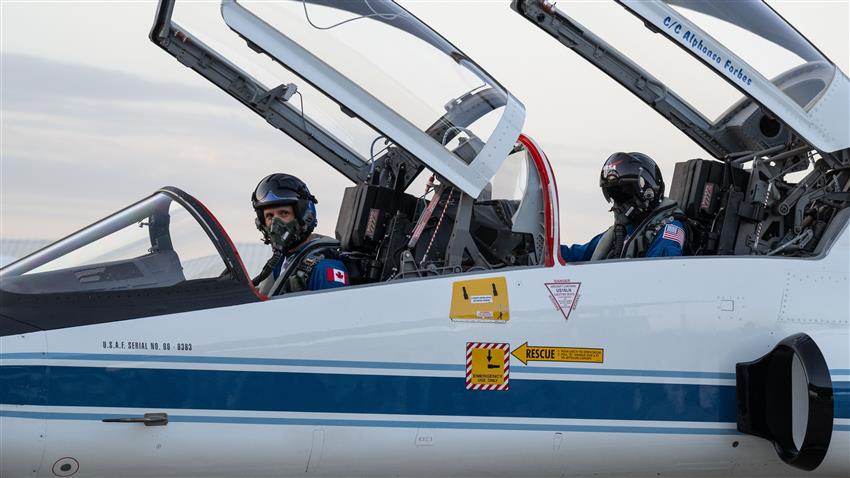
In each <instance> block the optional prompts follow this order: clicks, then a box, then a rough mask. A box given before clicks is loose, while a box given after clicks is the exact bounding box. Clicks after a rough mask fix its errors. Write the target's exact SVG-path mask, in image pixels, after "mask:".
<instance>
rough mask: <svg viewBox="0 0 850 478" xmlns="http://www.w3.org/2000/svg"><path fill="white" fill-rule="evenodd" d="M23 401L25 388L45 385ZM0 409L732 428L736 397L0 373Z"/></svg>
mask: <svg viewBox="0 0 850 478" xmlns="http://www.w3.org/2000/svg"><path fill="white" fill-rule="evenodd" d="M46 373H49V376H50V380H49V389H48V393H47V394H46V396H45V394H43V393H42V394H38V393H32V392H31V388H32V387H31V385H30V384H31V383H37V382H31V380H37V381H41V383H44V382H46V378H44V374H46ZM0 403H5V404H22V405H47V406H80V407H129V408H152V409H156V408H167V409H207V410H255V411H275V412H324V413H359V414H404V415H447V416H483V417H527V418H575V419H599V420H659V421H691V422H734V421H735V387H734V386H728V385H701V384H662V383H631V382H602V381H558V380H516V379H514V380H511V381H510V390H509V391H486V392H485V391H470V390H466V388H465V380H464V378H462V377H458V378H453V377H419V376H394V375H353V374H352V375H349V374H326V373H293V372H257V371H224V370H175V369H148V368H102V367H56V366H50V367H49V372H48V367H44V366H3V367H0Z"/></svg>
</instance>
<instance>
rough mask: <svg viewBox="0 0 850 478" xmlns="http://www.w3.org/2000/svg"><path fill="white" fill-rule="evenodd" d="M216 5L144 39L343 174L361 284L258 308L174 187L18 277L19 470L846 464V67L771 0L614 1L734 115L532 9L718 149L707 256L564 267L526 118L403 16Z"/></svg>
mask: <svg viewBox="0 0 850 478" xmlns="http://www.w3.org/2000/svg"><path fill="white" fill-rule="evenodd" d="M199 5H200V6H203V5H204V4H199V3H194V2H189V3H188V5H182V4H179V3H178V4H177V5H175V2H174V1H173V0H161V1H160V4H159V7H158V9H157V12H156V16H155V21H154V25H153V28H152V30H151V33H150V39H151V40H152V41H153V42H154V43H155V44H156V45H158V46H159V47H161V48H162V49H163V50H165V51H166V52H167V53H168V54H170V55H172V56H173V57H174V58H176V59H177V60H178V61H179V62H180V63H182V64H183V65H184V66H186V67H189V68H191V69H192V70H193V71H195V72H197V73H198V74H199V75H201V76H203V77H204V78H206V79H207V80H209V81H210V82H212V83H213V84H214V85H216V86H218V87H219V88H221V89H222V90H223V91H224V92H226V93H227V94H229V95H231V96H232V97H233V98H235V99H236V100H237V101H239V102H240V103H242V104H243V105H244V106H245V107H247V108H249V109H251V110H252V111H254V112H256V113H257V114H259V115H260V116H262V117H263V118H264V119H265V120H266V121H267V122H268V123H269V124H270V125H271V126H273V127H274V128H277V129H279V130H281V131H282V132H284V133H286V134H287V135H289V136H290V137H291V138H293V139H294V140H295V141H297V142H298V143H300V144H301V145H303V146H304V147H305V148H306V149H307V150H309V151H311V152H313V153H314V154H315V155H316V156H318V157H320V158H321V159H322V160H324V161H325V162H326V163H327V164H328V165H329V166H330V167H331V168H333V169H335V170H336V171H337V172H339V173H340V174H342V175H344V176H345V177H347V178H348V179H350V180H351V182H352V184H353V185H352V186H351V187H349V188H347V189H346V190H345V191H344V201H343V206H342V208H341V210H340V213H339V221H338V223H337V225H336V238H337V240H338V242H339V245H338V248H339V251H340V257H341V258H342V259H341V260H343V261H344V263H345V265H346V267H347V269H348V271H349V274H350V281H351V284H352V285H351V286H349V287H344V288H339V289H332V290H327V291H316V292H301V293H283V294H282V293H280V292H281V291H282V286H283V279H284V278H285V277H286V272H284V273H282V274H281V275H280V277H279V279H278V280H277V282H275V283H274V284H273V285H272V287H271V289H270V291H269V293H268V294H261V293H260V292H259V291H258V290H257V289H255V288H254V287H253V286H252V281H251V277H250V276H249V275H248V273H247V272H246V270H245V268H244V266H243V264H242V262H241V260H240V257H239V255H238V253H237V251H236V249H235V248H234V246H233V244H232V243H231V241H230V240H229V238H228V235H227V233H226V232H225V231H224V229H223V228H222V226H221V225H220V224H219V223H218V222H217V221H216V219H215V217H214V216H213V214H212V212H210V211H209V210H207V208H206V207H204V205H203V204H202V203H201V202H200V201H199V200H197V199H195V198H193V197H192V196H190V195H189V194H187V193H186V192H184V191H181V190H180V189H177V188H174V187H165V188H163V189H161V190H159V191H156V192H155V193H153V194H152V195H151V196H149V197H147V198H145V199H143V200H141V201H139V202H137V203H135V204H133V205H131V206H129V207H127V208H126V209H123V210H121V211H119V212H117V213H115V214H114V215H112V216H109V217H107V218H105V219H103V220H101V221H99V222H96V223H95V224H93V225H91V226H89V227H87V228H85V229H83V230H81V231H79V232H77V233H75V234H73V235H71V236H69V237H67V238H65V239H62V240H60V241H58V242H56V243H55V244H53V245H51V246H48V247H46V248H44V249H42V250H40V251H38V252H36V253H34V254H32V255H30V256H28V257H25V258H23V259H21V260H20V261H18V262H16V263H13V264H11V265H9V266H8V267H6V268H4V269H2V276H1V277H2V282H0V304H2V311H0V315H2V317H0V331H1V332H2V338H1V339H0V346H2V351H1V352H0V361H2V362H0V407H1V408H0V427H2V437H0V452H1V453H2V462H0V475H2V476H3V477H4V478H12V477H18V476H41V477H50V476H60V477H65V476H81V477H82V476H104V477H107V476H108V477H112V476H181V475H182V476H189V475H190V476H204V477H214V476H302V475H313V476H408V475H411V476H413V475H415V476H581V475H597V474H599V475H620V474H629V475H630V476H642V475H644V476H691V475H698V476H732V475H736V476H738V475H743V476H779V475H782V476H785V475H795V476H804V475H813V476H845V477H846V476H847V475H848V473H850V357H848V316H850V313H848V299H847V298H848V263H849V261H850V253H849V252H848V251H850V231H848V217H850V208H848V202H850V201H848V200H850V198H848V195H850V192H848V190H850V169H848V168H849V167H850V149H848V148H850V127H849V126H848V125H850V122H848V104H850V81H848V78H847V76H845V75H844V73H842V72H841V71H840V70H839V69H838V68H836V66H835V65H834V64H833V63H832V62H831V61H830V60H829V59H827V58H826V57H824V55H823V54H821V53H820V51H819V50H818V49H817V48H816V47H815V46H813V45H812V44H811V43H810V42H808V41H807V40H806V38H804V37H803V36H802V35H801V34H800V33H799V32H797V31H796V30H795V29H794V28H793V27H791V26H790V25H789V24H788V23H786V22H785V21H784V20H783V19H782V18H781V17H780V16H779V15H778V14H777V13H776V12H774V11H773V10H772V9H771V8H770V7H769V6H767V5H765V4H763V3H760V2H726V1H719V2H710V1H705V2H683V1H676V0H663V1H661V0H640V1H633V0H621V1H620V2H619V6H621V7H622V8H624V9H625V10H626V11H627V12H629V13H630V14H631V15H632V16H633V21H634V22H638V24H642V25H645V26H646V28H645V29H642V30H641V31H644V30H645V33H646V34H647V35H655V38H657V39H659V41H669V42H672V43H673V44H674V45H677V46H678V47H680V48H681V49H683V50H684V51H686V52H687V53H689V54H690V56H688V57H687V59H688V60H689V61H691V62H694V64H695V65H698V66H700V67H703V66H704V68H703V73H704V75H705V76H706V77H710V76H713V77H716V78H720V79H722V80H723V81H725V82H727V83H728V84H731V85H732V86H734V87H735V88H737V90H738V91H739V92H740V93H741V95H742V96H741V99H740V101H738V102H737V103H735V104H730V105H728V109H727V110H726V112H725V113H724V114H723V115H721V116H720V117H719V118H717V119H715V120H713V121H712V120H709V119H708V116H707V115H706V114H705V113H703V112H701V111H700V110H697V109H696V107H694V106H693V105H691V104H689V103H688V102H686V101H685V100H683V99H682V98H681V97H680V96H678V95H677V94H676V93H675V92H674V91H673V90H672V89H671V88H670V87H668V86H666V85H665V84H664V83H662V82H661V80H659V79H657V78H656V77H654V76H653V75H652V74H651V73H650V72H649V71H647V70H645V69H644V67H643V66H642V65H640V64H638V63H637V62H635V61H632V60H631V59H630V58H627V57H626V56H625V55H624V54H622V53H620V52H618V51H617V50H616V49H615V48H613V47H612V46H611V45H609V44H607V43H606V42H605V41H603V40H602V39H601V38H600V37H598V36H597V35H595V34H593V33H591V32H590V30H588V29H587V28H585V27H584V26H582V25H581V24H580V23H579V22H578V21H576V20H575V19H573V18H571V17H570V16H569V15H568V13H567V12H565V11H561V10H559V9H556V8H554V7H553V6H552V5H550V4H548V3H541V2H539V1H537V0H525V1H515V2H514V3H513V4H512V5H511V7H512V8H513V9H514V10H515V11H516V12H517V13H518V14H519V15H521V16H522V17H524V18H526V19H527V20H529V21H531V22H532V23H533V24H534V25H536V26H537V27H539V28H541V29H543V30H544V31H546V32H547V33H549V34H550V35H552V36H553V37H554V39H555V41H558V42H560V43H563V44H564V45H565V46H566V47H568V48H570V49H572V50H574V51H575V52H576V53H578V54H579V55H581V56H582V57H583V58H585V59H586V60H588V61H590V62H592V63H593V64H594V65H595V66H597V67H598V68H599V69H601V70H602V71H604V72H605V73H607V74H608V75H610V76H611V77H612V78H614V79H615V80H617V81H618V82H619V83H621V84H622V85H623V86H624V87H625V88H627V89H628V90H629V91H631V92H633V93H634V94H635V95H637V96H638V97H639V98H641V99H642V100H644V101H645V102H646V103H647V104H648V105H649V106H651V107H652V108H653V109H655V110H656V111H657V112H658V113H660V114H662V115H663V116H664V117H665V118H667V119H669V120H670V121H671V122H672V123H673V124H674V125H675V126H676V127H678V128H679V129H681V130H682V131H683V132H684V133H685V134H686V135H687V136H689V137H690V138H692V139H693V140H694V141H695V142H696V143H698V144H699V145H700V146H701V147H702V148H703V149H704V150H705V151H706V152H707V156H706V157H705V158H700V159H690V160H688V161H683V162H682V163H681V164H679V165H678V166H677V168H676V173H675V176H674V177H673V178H672V181H671V182H670V197H671V198H672V199H675V200H676V201H678V203H679V206H680V207H681V208H682V210H683V211H684V212H685V213H686V214H687V216H688V218H687V222H688V224H689V228H690V230H691V231H692V233H691V234H690V235H691V237H692V239H691V241H692V242H693V243H692V244H691V246H690V251H689V254H688V255H686V256H684V257H665V258H639V257H638V258H622V259H616V258H615V259H609V260H604V261H588V262H583V263H566V262H565V261H564V259H563V258H562V257H561V255H560V253H559V227H558V217H559V214H558V191H557V187H556V183H555V178H554V177H553V175H552V169H551V167H550V165H549V161H548V159H547V157H546V155H545V154H544V153H543V151H542V150H541V148H540V146H539V145H538V143H536V142H535V141H534V140H532V139H531V138H530V137H529V136H526V135H525V134H522V132H521V131H522V126H523V122H524V117H525V112H524V107H523V105H522V103H521V102H520V101H519V100H518V99H517V98H516V97H515V96H514V95H513V94H512V93H510V92H508V91H507V90H506V89H505V88H504V87H503V86H502V85H500V84H499V82H497V81H496V80H495V79H494V78H492V77H491V76H490V75H489V74H488V73H487V72H486V71H484V70H483V69H482V68H481V67H480V66H479V65H477V64H476V63H475V62H474V61H473V60H472V59H470V58H469V57H468V56H466V55H465V54H464V53H463V52H461V51H459V50H458V49H457V48H455V47H454V46H453V45H452V44H451V43H449V42H448V41H447V40H446V39H444V38H443V37H442V36H440V35H439V34H437V33H435V32H434V31H433V30H432V29H431V28H429V27H428V26H427V25H425V24H424V23H422V22H421V21H420V20H418V19H417V18H416V17H414V16H413V15H411V14H410V13H409V12H407V11H406V10H404V9H403V8H401V7H399V6H398V5H396V4H395V3H393V2H388V1H379V0H368V1H367V0H362V1H356V0H350V1H346V2H331V1H325V0H309V1H306V0H305V1H282V2H270V3H262V2H260V3H245V4H242V3H239V2H237V1H235V0H225V1H223V2H222V3H221V7H220V16H218V17H217V18H215V20H216V21H217V24H218V27H219V28H220V29H221V30H222V31H223V32H224V34H223V35H218V34H216V33H214V32H213V30H209V31H208V30H204V29H201V30H198V29H192V28H190V25H191V24H193V21H195V20H197V19H198V18H199V17H200V15H199V14H197V15H196V13H197V12H196V11H195V9H197V8H200V7H199ZM568 7H569V5H567V6H565V7H564V9H565V10H568ZM505 8H507V6H506V7H505ZM216 10H218V9H216ZM517 25H527V24H525V23H524V22H522V21H521V19H520V18H519V17H517ZM717 25H726V26H729V27H733V28H734V29H736V31H740V32H742V33H745V34H746V35H748V36H750V37H752V38H757V39H761V40H764V41H765V42H766V44H767V45H769V47H770V48H771V49H774V50H776V52H779V53H783V54H788V55H792V57H793V58H795V59H796V60H797V63H796V66H794V67H793V68H791V69H788V70H787V71H784V72H782V73H780V74H778V75H773V76H771V77H769V76H766V74H767V73H766V72H765V70H761V69H759V68H758V67H756V66H754V65H753V64H751V63H750V62H748V61H746V60H745V58H744V57H742V56H738V54H737V53H736V48H737V47H738V46H740V45H739V44H738V43H737V42H738V40H737V39H738V38H740V37H736V36H730V37H724V36H722V35H716V34H715V33H713V32H715V31H716V30H715V27H716V26H717ZM210 32H213V33H210ZM552 45H553V48H554V47H555V46H557V44H556V43H553V44H552ZM399 52H404V54H403V55H402V54H400V53H399ZM225 53H227V56H225ZM695 81H696V80H695ZM648 114H651V113H648ZM682 159H683V160H685V159H687V158H682ZM286 167H287V169H289V170H293V168H294V167H295V165H294V164H293V163H290V164H287V165H286ZM296 172H297V169H296ZM263 173H265V172H258V175H260V174H263ZM794 173H797V176H796V177H797V178H798V179H793V180H792V178H793V177H794ZM432 175H433V177H434V179H433V181H425V180H423V179H422V178H426V177H429V176H432ZM417 178H418V180H417ZM426 182H427V184H428V190H429V192H428V193H426V194H425V195H424V196H423V195H421V192H422V186H423V185H424V184H425V183H426Z"/></svg>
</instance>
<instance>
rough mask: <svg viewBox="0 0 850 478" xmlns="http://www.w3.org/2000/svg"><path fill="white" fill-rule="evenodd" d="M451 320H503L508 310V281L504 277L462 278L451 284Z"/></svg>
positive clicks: (506, 317)
mask: <svg viewBox="0 0 850 478" xmlns="http://www.w3.org/2000/svg"><path fill="white" fill-rule="evenodd" d="M449 318H450V319H452V320H484V321H498V322H505V321H507V320H508V319H510V311H509V310H508V283H507V281H506V280H505V278H504V277H492V278H489V279H473V280H462V281H457V282H455V283H453V284H452V305H451V310H449Z"/></svg>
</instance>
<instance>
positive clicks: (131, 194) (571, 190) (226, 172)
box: [0, 0, 850, 242]
mask: <svg viewBox="0 0 850 478" xmlns="http://www.w3.org/2000/svg"><path fill="white" fill-rule="evenodd" d="M401 3H402V4H403V5H404V6H405V7H407V8H409V9H410V10H411V11H412V12H413V13H414V14H416V15H417V16H419V17H420V18H421V19H423V20H424V21H425V22H427V23H428V24H429V25H431V26H432V27H433V28H435V29H436V30H437V31H439V32H441V33H442V34H443V35H444V36H446V37H447V38H448V39H449V40H450V41H452V42H453V43H454V44H455V45H457V46H458V47H459V48H460V49H462V50H464V51H465V53H467V54H468V55H469V56H471V57H472V58H474V59H475V60H476V61H477V62H478V63H479V64H480V65H482V66H483V67H484V68H485V69H486V70H488V71H489V72H490V73H491V74H492V75H493V76H494V77H496V78H497V79H498V80H499V81H500V82H501V83H502V84H503V85H505V86H506V87H507V88H508V89H510V90H511V91H512V92H513V93H514V94H515V95H516V96H517V97H518V98H519V99H520V100H522V101H523V103H524V104H525V105H526V109H527V119H526V124H525V128H524V131H525V132H526V133H527V134H529V135H531V136H532V137H534V138H535V139H536V140H537V141H538V142H539V143H540V144H541V146H542V147H543V148H544V150H545V151H546V152H547V154H548V156H549V158H550V160H551V161H552V163H553V167H554V169H555V173H556V176H557V181H558V185H559V192H560V199H561V204H560V205H561V237H562V242H584V241H585V240H587V239H588V238H589V237H591V236H592V235H593V234H595V233H597V232H599V231H600V230H602V229H604V228H605V227H607V226H608V225H609V224H610V223H611V216H610V213H608V212H607V209H608V207H607V205H606V204H605V202H604V200H603V198H602V195H601V193H600V192H599V189H598V183H597V175H598V171H599V167H600V166H601V164H602V162H603V160H604V159H605V158H606V157H607V156H608V155H609V154H611V153H612V152H615V151H619V150H625V151H643V152H645V153H648V154H649V155H651V156H653V157H654V158H655V159H656V160H657V161H658V162H659V163H660V164H661V165H662V168H663V171H664V173H665V177H666V178H668V181H669V178H670V177H671V176H672V171H673V163H675V162H676V161H682V160H686V159H690V158H694V157H708V156H707V154H706V153H705V152H704V151H702V150H701V149H700V148H699V147H697V146H696V145H694V144H693V143H692V142H691V141H690V140H689V139H688V138H687V137H686V136H685V135H684V134H682V133H681V132H679V131H678V130H677V129H675V128H674V127H673V126H671V125H669V124H668V123H667V122H666V121H665V120H664V119H663V118H662V117H661V116H660V115H658V114H656V113H655V112H654V111H652V110H651V109H650V108H649V107H647V106H646V105H644V104H643V103H642V102H640V101H639V100H637V99H636V98H634V97H633V96H632V95H631V94H630V93H628V92H626V91H625V90H623V89H622V88H621V87H620V86H619V85H617V84H616V83H614V82H613V80H610V79H609V78H608V77H607V76H605V75H604V74H602V73H601V72H599V71H598V70H596V69H595V68H594V67H593V66H591V65H589V64H588V63H586V62H585V61H584V60H582V59H581V58H580V57H579V56H578V55H576V54H574V53H573V52H571V51H568V50H567V49H566V48H564V47H562V46H561V45H560V44H559V43H557V42H555V41H554V40H553V39H551V38H550V37H548V36H546V35H545V34H543V33H542V32H541V31H539V30H538V29H537V28H535V27H534V26H533V25H531V24H530V23H528V22H526V21H525V20H523V19H522V18H520V17H519V16H518V15H517V14H516V13H514V12H513V11H511V10H510V8H509V7H508V2H503V1H462V2H458V1H451V2H448V1H446V2H438V1H411V2H401ZM568 4H572V6H574V7H575V8H577V11H579V12H581V11H582V9H583V10H584V11H585V12H586V13H587V15H588V21H594V19H595V21H597V22H598V23H599V28H601V29H605V30H607V31H609V32H610V34H611V35H613V36H615V37H616V36H617V35H621V37H620V41H621V42H622V43H624V45H623V47H622V48H623V49H624V50H628V49H629V48H636V47H634V46H633V45H630V42H629V41H628V39H629V37H628V36H625V35H627V33H624V32H629V31H632V30H634V29H638V30H640V31H641V32H645V31H646V30H645V29H643V26H642V25H640V23H639V22H637V21H636V20H635V19H634V18H633V17H631V16H629V15H625V16H622V17H621V16H617V17H614V16H611V15H610V14H609V13H608V10H606V9H607V8H610V7H609V6H607V5H605V6H604V7H603V6H602V5H601V4H600V3H598V2H569V1H563V2H562V5H561V6H565V5H568ZM771 4H772V5H773V6H774V8H776V9H777V10H778V11H779V12H780V13H781V14H783V15H784V16H785V17H786V18H787V19H788V20H789V21H790V22H791V23H792V24H794V25H795V26H796V27H797V28H798V29H799V30H800V31H801V32H802V33H803V34H804V35H806V36H807V37H808V38H809V39H810V40H812V41H813V42H814V43H815V45H817V46H818V47H819V48H820V49H821V50H822V51H823V52H824V53H825V54H826V55H827V56H829V57H830V58H831V59H832V60H833V61H835V62H836V63H837V64H838V66H839V67H840V68H841V69H842V70H844V71H845V72H846V71H847V70H848V63H850V58H848V56H850V54H848V48H850V47H848V43H850V38H848V31H849V30H848V17H850V7H848V1H846V0H838V1H817V0H795V1H776V2H771ZM155 8H156V4H155V2H148V1H110V2H72V1H53V2H14V1H7V0H0V19H2V25H0V31H1V32H2V33H0V55H2V58H0V59H1V60H2V63H0V80H1V81H0V90H2V91H0V101H2V104H0V115H2V117H0V237H3V238H58V237H62V236H64V235H67V234H69V233H71V232H73V231H75V230H77V229H79V228H81V227H83V226H85V225H87V224H89V223H91V222H93V221H95V220H97V219H99V218H101V217H102V216H105V215H107V214H109V213H111V212H113V211H115V210H117V209H120V208H122V207H124V206H125V205H127V204H129V203H131V202H133V201H135V200H138V199H140V198H142V197H144V196H147V195H148V194H150V193H151V192H153V191H154V190H155V189H156V188H158V187H160V186H165V185H173V186H177V187H180V188H182V189H184V190H186V191H187V192H189V193H191V194H193V195H194V196H195V197H197V198H198V199H200V200H201V201H202V202H204V203H205V204H206V205H207V206H208V208H209V209H210V210H211V211H213V213H215V214H216V215H217V216H218V218H219V220H220V221H221V222H222V223H223V224H224V226H225V228H226V229H227V230H228V232H229V233H230V235H231V237H233V238H234V240H237V241H253V240H258V238H259V235H258V233H257V231H256V230H255V229H254V226H253V213H252V210H251V207H250V202H249V196H250V193H251V191H252V190H253V188H254V186H255V185H256V183H257V181H258V180H259V179H260V178H262V177H263V176H265V175H267V174H269V173H271V172H277V171H280V172H290V173H293V174H296V175H298V176H300V177H301V178H302V179H304V180H305V181H306V182H307V183H308V184H309V186H310V188H311V190H312V191H313V192H314V194H315V195H316V196H317V197H318V198H319V221H320V225H319V231H320V232H323V233H326V234H329V235H333V227H334V224H335V222H336V217H337V212H338V209H339V201H340V197H341V192H342V188H344V187H346V186H348V185H349V183H348V182H347V180H345V179H344V178H343V177H342V176H340V175H338V174H336V173H335V172H334V171H333V170H332V169H331V168H330V167H328V166H326V165H324V163H322V162H321V161H320V160H319V159H318V158H316V157H315V156H312V155H311V153H309V152H307V151H306V150H304V149H302V148H301V147H300V146H298V145H297V144H296V143H295V142H294V141H292V140H290V139H289V138H288V137H286V136H285V135H284V134H283V133H281V132H279V131H277V130H275V129H273V128H271V127H270V126H269V125H268V124H267V123H265V121H264V120H263V119H262V118H260V117H259V116H256V115H255V114H254V113H252V112H250V111H248V110H247V109H245V108H243V107H242V106H240V105H239V104H238V103H237V102H236V101H235V100H233V99H232V98H230V97H229V96H228V95H226V94H225V93H223V92H221V91H220V90H218V89H217V88H215V87H214V86H213V85H211V84H209V83H207V82H206V80H204V79H203V78H201V77H200V76H198V75H196V74H195V73H193V72H192V71H191V70H189V69H187V68H184V67H183V66H181V65H180V64H179V63H178V62H177V61H176V60H175V59H174V58H172V57H171V56H169V55H167V54H166V53H165V52H164V51H162V50H160V49H159V48H158V47H156V46H155V45H154V44H152V43H151V42H150V41H149V40H148V39H147V34H148V30H149V28H150V24H151V21H152V19H153V15H154V12H155ZM613 8H615V9H616V12H617V13H618V14H619V13H622V12H621V10H622V8H621V7H616V6H614V7H613ZM580 21H581V19H580ZM630 29H631V30H630ZM594 30H595V26H594ZM606 38H607V37H606ZM612 43H614V46H618V47H619V46H620V45H618V44H617V43H616V42H612ZM672 49H673V50H676V51H678V49H677V48H675V47H672ZM629 53H630V54H631V53H632V52H631V51H629ZM640 53H641V52H639V51H638V52H635V54H636V55H638V54H640ZM643 53H649V56H651V57H652V56H654V57H655V58H656V59H659V58H663V55H666V54H667V53H666V50H654V49H653V50H649V51H644V52H643ZM679 53H681V52H678V53H675V54H679ZM671 54H673V53H671ZM664 63H666V67H667V70H669V71H666V72H665V73H664V74H665V75H666V74H668V73H669V74H670V75H671V76H676V75H677V74H678V75H679V78H677V79H675V78H674V79H671V82H672V83H673V84H676V82H677V81H678V82H679V83H678V84H676V86H675V89H676V90H677V91H679V88H680V87H681V88H682V89H683V90H685V91H684V93H688V94H689V95H690V94H692V95H694V98H695V101H699V99H700V92H702V91H704V89H705V88H706V86H705V84H708V83H709V80H705V82H703V79H704V78H705V74H704V73H703V72H698V74H697V75H691V74H688V75H682V74H681V73H682V71H684V70H682V69H681V68H684V67H681V68H680V65H678V64H675V63H673V62H672V61H666V62H664ZM659 76H663V75H660V74H659ZM661 79H662V80H665V81H667V78H666V77H662V78H661ZM712 81H714V80H712ZM722 86H723V87H725V84H724V85H722ZM731 94H732V96H735V95H737V93H736V92H735V91H734V90H732V93H731ZM718 95H720V96H721V97H722V94H721V93H719V92H718ZM683 96H685V97H686V98H688V95H686V94H683ZM702 96H703V98H702V99H706V98H705V95H702ZM708 99H709V100H710V101H708V103H709V105H710V106H715V107H718V106H719V107H720V110H722V109H724V108H725V107H726V106H728V104H731V101H729V102H728V103H725V102H726V101H727V99H726V98H725V97H723V98H722V99H721V100H719V101H718V99H717V97H708ZM733 99H734V98H733Z"/></svg>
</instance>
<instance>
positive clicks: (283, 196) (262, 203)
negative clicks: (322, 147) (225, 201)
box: [251, 174, 317, 209]
mask: <svg viewBox="0 0 850 478" xmlns="http://www.w3.org/2000/svg"><path fill="white" fill-rule="evenodd" d="M299 199H306V200H310V201H313V202H314V203H315V202H317V201H316V200H315V198H313V197H312V195H311V194H310V191H309V190H307V185H306V184H304V182H302V181H301V180H300V179H298V178H296V177H295V176H290V175H288V174H273V175H271V176H268V177H266V178H265V179H263V180H262V181H260V184H258V185H257V189H255V190H254V194H253V195H252V197H251V202H252V203H253V205H254V209H257V208H265V207H270V206H282V205H286V204H295V203H296V202H298V200H299Z"/></svg>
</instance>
